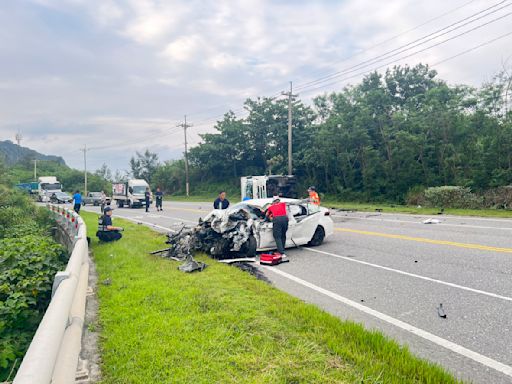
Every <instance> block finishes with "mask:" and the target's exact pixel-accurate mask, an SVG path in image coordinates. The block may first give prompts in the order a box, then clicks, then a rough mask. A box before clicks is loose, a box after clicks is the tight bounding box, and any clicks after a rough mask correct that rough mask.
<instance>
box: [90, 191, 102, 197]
mask: <svg viewBox="0 0 512 384" xmlns="http://www.w3.org/2000/svg"><path fill="white" fill-rule="evenodd" d="M91 197H101V192H91Z"/></svg>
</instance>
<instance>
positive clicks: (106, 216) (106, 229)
mask: <svg viewBox="0 0 512 384" xmlns="http://www.w3.org/2000/svg"><path fill="white" fill-rule="evenodd" d="M122 230H123V228H121V227H114V226H113V225H112V208H110V207H106V208H105V210H104V211H103V216H101V217H100V219H99V220H98V231H97V232H96V236H98V239H100V241H105V242H109V241H115V240H120V239H121V237H123V235H122V234H121V233H119V232H121V231H122Z"/></svg>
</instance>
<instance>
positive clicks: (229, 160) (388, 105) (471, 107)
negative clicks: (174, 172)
mask: <svg viewBox="0 0 512 384" xmlns="http://www.w3.org/2000/svg"><path fill="white" fill-rule="evenodd" d="M511 83H512V76H510V75H509V74H508V73H507V72H506V71H503V72H501V73H500V74H498V75H497V76H495V77H494V79H493V80H492V81H490V82H489V83H487V84H484V85H483V86H482V87H481V88H480V89H476V88H473V87H469V86H464V85H449V84H447V83H446V82H445V81H443V80H441V79H439V78H438V77H437V73H436V71H434V70H432V69H430V68H429V67H428V66H425V65H421V64H419V65H417V66H415V67H412V68H411V67H408V66H405V67H394V68H392V69H388V70H387V71H386V72H385V73H384V74H380V73H377V72H374V73H371V74H369V75H367V76H366V77H365V78H364V79H363V80H362V81H361V82H360V83H359V84H357V85H353V86H347V87H345V88H344V89H342V90H341V91H339V92H333V93H331V94H326V95H322V96H318V97H316V98H315V99H314V100H313V103H312V106H307V105H305V104H304V103H303V102H302V101H300V100H295V101H294V102H293V115H294V119H293V129H294V130H293V148H294V152H293V158H294V173H295V174H296V175H297V176H298V177H299V181H300V182H301V184H303V185H304V186H305V185H308V184H314V185H316V186H317V187H318V188H319V189H320V190H321V191H323V192H324V193H327V194H330V195H335V196H337V197H339V198H341V199H364V200H379V199H386V200H395V201H403V200H404V199H405V197H406V195H407V194H408V193H410V192H411V191H418V190H423V189H425V188H426V187H431V186H440V185H461V186H466V187H470V188H471V189H472V190H475V191H482V190H485V189H488V188H491V187H496V186H501V185H508V184H510V183H511V182H512V152H511V150H510V149H511V148H512V147H511V145H512V113H511V112H510V93H512V89H511ZM244 106H245V109H246V110H247V113H248V114H247V117H243V118H241V117H237V116H236V115H235V114H234V113H233V112H229V113H226V114H225V116H224V118H223V119H222V120H221V121H218V122H217V124H216V125H215V129H216V132H215V133H207V134H203V135H202V139H203V143H201V144H200V145H198V146H196V147H194V148H192V149H191V150H190V159H191V163H192V165H193V168H194V177H195V178H198V180H201V181H203V182H205V181H211V180H215V181H217V182H218V181H225V182H231V183H233V182H234V180H237V179H238V178H239V177H240V176H243V175H257V174H264V173H270V172H272V173H274V174H279V173H286V165H287V122H288V118H287V100H281V99H277V100H275V99H270V98H258V99H256V100H247V101H246V102H245V104H244Z"/></svg>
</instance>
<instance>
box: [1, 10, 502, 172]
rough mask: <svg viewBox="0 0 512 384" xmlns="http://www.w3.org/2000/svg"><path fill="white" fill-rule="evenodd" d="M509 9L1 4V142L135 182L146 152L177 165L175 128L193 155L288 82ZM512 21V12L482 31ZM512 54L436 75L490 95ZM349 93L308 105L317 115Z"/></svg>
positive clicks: (433, 58)
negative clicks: (487, 88)
mask: <svg viewBox="0 0 512 384" xmlns="http://www.w3.org/2000/svg"><path fill="white" fill-rule="evenodd" d="M499 2H500V1H499V0H496V1H492V2H490V1H488V0H487V1H486V0H474V1H469V0H453V1H440V0H429V1H423V0H418V1H413V0H389V1H385V2H384V1H377V0H373V1H372V0H344V1H334V0H325V1H271V0H244V1H242V0H240V1H226V0H219V1H215V0H204V1H198V0H195V1H163V0H162V1H156V0H125V1H120V0H59V1H57V0H55V1H54V0H32V1H29V0H16V1H4V2H2V7H1V8H0V25H2V28H0V133H1V134H0V139H2V140H5V139H10V140H13V139H14V135H15V133H16V132H17V131H18V130H19V131H20V132H21V133H22V134H23V137H24V138H23V141H22V145H24V146H28V147H31V148H34V149H36V150H38V151H41V152H43V153H48V154H55V155H62V156H63V157H64V158H65V160H66V162H67V163H68V164H70V165H71V166H73V167H76V168H81V167H82V166H83V165H82V157H81V152H80V151H79V148H80V147H82V146H83V145H84V144H87V145H88V146H89V147H91V148H97V149H93V150H91V151H90V152H89V160H88V161H89V164H90V167H91V168H92V169H95V168H99V167H100V166H101V164H102V163H107V164H108V165H109V166H110V167H111V168H112V169H113V170H115V169H126V168H127V167H128V161H129V158H130V156H131V155H132V154H133V153H134V152H135V151H136V150H139V151H143V150H144V149H145V148H149V149H150V150H152V151H155V152H157V153H158V154H159V156H160V159H161V160H167V159H172V158H177V157H180V156H181V154H182V151H183V149H182V148H183V137H182V136H183V135H182V132H181V131H179V130H177V129H176V125H177V124H178V123H180V121H181V120H182V119H183V115H184V114H187V115H188V116H189V119H190V121H192V123H195V126H194V127H193V128H192V129H191V130H190V142H191V144H192V145H194V144H196V143H197V142H199V136H198V134H199V133H201V132H206V131H209V130H211V129H212V126H213V123H214V121H215V116H218V115H222V114H223V113H224V112H226V111H227V110H229V109H239V108H240V107H241V106H242V103H243V101H244V100H245V99H246V98H247V97H256V96H262V95H267V96H270V95H273V94H275V93H279V92H280V91H281V90H285V89H286V88H287V86H288V82H289V81H290V80H292V81H293V82H294V84H296V85H300V84H303V83H306V82H307V81H310V80H313V79H316V78H318V77H321V76H323V75H325V74H329V73H332V72H336V71H339V70H342V69H344V68H347V67H349V66H351V65H354V64H357V63H359V62H361V61H363V60H365V59H368V58H370V57H373V56H376V55H379V54H382V53H384V52H386V51H388V50H390V49H394V48H396V47H399V46H401V45H403V44H406V43H408V42H411V41H413V40H415V39H417V38H418V37H421V36H424V35H426V34H428V33H430V32H433V31H435V30H437V29H439V28H442V27H444V26H447V25H449V24H451V23H454V22H456V21H458V20H460V19H462V18H464V17H467V16H469V15H471V14H473V13H476V12H478V11H480V10H483V9H484V8H486V7H489V6H491V5H494V4H498V3H499ZM506 3H507V2H504V3H503V4H502V5H501V6H503V5H506ZM495 9H496V8H495ZM511 11H512V7H510V8H504V9H503V10H501V11H497V12H496V13H494V14H493V15H490V16H489V17H487V18H485V19H482V20H481V21H480V22H479V23H481V22H485V21H488V20H491V19H492V18H494V17H498V16H502V15H505V14H506V13H508V12H511ZM447 12H448V13H447ZM445 13H447V14H445ZM443 14H445V15H444V16H442V17H439V16H441V15H443ZM432 18H437V19H436V20H434V21H431V22H429V23H427V24H425V25H423V26H421V27H419V28H417V29H414V30H412V31H409V30H410V29H412V28H414V27H416V26H418V25H421V24H423V23H425V22H426V21H428V20H430V19H432ZM511 20H512V17H504V18H503V19H502V20H499V21H497V22H494V23H492V24H490V25H488V26H486V27H485V28H482V29H480V30H478V31H475V32H472V33H468V35H467V36H464V37H461V38H457V39H454V40H453V41H451V42H449V43H445V44H442V45H440V46H439V47H436V48H434V49H431V50H428V51H426V52H424V53H421V54H418V55H416V56H414V57H411V58H409V59H406V60H402V61H399V62H398V63H400V64H406V63H408V64H410V65H415V64H416V63H418V62H423V63H435V62H437V61H440V60H442V59H444V58H446V57H449V56H451V55H453V54H454V53H457V52H459V51H462V50H464V49H467V48H469V47H471V46H474V45H477V44H479V43H481V42H484V41H486V40H489V39H492V38H494V37H496V36H498V35H500V34H503V33H505V32H508V31H512V23H511ZM476 24H478V23H475V24H473V25H476ZM469 27H470V26H468V27H467V28H466V29H468V28H469ZM507 29H508V30H507ZM461 30H464V29H461ZM404 31H409V32H407V33H403V34H401V35H400V36H398V37H396V38H395V39H393V40H390V41H388V42H386V43H385V44H381V45H378V46H376V47H373V48H371V47H372V46H374V45H375V44H376V43H379V42H382V41H384V40H387V39H389V38H390V37H393V36H396V35H398V34H400V33H402V32H404ZM445 37H446V36H445ZM440 40H442V38H439V39H438V40H435V41H440ZM435 41H434V42H435ZM511 47H512V37H508V38H504V39H502V40H499V41H497V42H495V43H493V44H491V45H489V46H486V47H484V48H482V49H480V50H478V51H477V52H474V53H471V54H468V55H464V56H462V57H460V58H458V59H455V60H451V61H448V62H446V63H443V64H441V65H439V66H438V67H436V69H437V70H438V71H439V74H440V77H441V78H443V79H446V80H447V81H449V82H451V83H467V84H472V85H479V84H481V83H482V82H484V81H486V80H489V79H490V78H491V77H492V75H493V74H494V73H495V72H497V71H498V70H499V69H500V68H501V67H502V65H503V62H505V61H506V60H507V59H508V58H509V57H510V56H511V55H512V48H511ZM361 50H363V51H365V52H363V53H359V52H360V51H361ZM355 53H359V54H358V55H357V56H354V57H352V58H350V57H351V56H352V55H354V54H355ZM347 58H349V59H347ZM511 61H512V60H509V63H510V62H511ZM368 69H372V68H371V67H370V68H368ZM357 81H358V78H357V77H356V78H353V79H350V82H352V83H354V82H357ZM346 84H347V82H346V81H345V82H343V81H342V82H339V83H336V84H334V85H330V86H329V87H326V88H323V89H319V90H315V91H314V92H313V91H310V92H304V91H303V92H301V97H302V98H303V99H304V100H305V101H309V100H310V99H311V98H312V97H313V96H315V95H318V94H321V93H323V92H329V91H334V90H337V89H340V88H342V87H343V86H344V85H346Z"/></svg>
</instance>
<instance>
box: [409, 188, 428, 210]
mask: <svg viewBox="0 0 512 384" xmlns="http://www.w3.org/2000/svg"><path fill="white" fill-rule="evenodd" d="M405 203H406V204H407V205H414V206H418V205H425V204H426V201H425V187H423V186H421V185H418V186H416V187H412V188H411V189H409V191H408V192H407V194H406V195H405Z"/></svg>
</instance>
